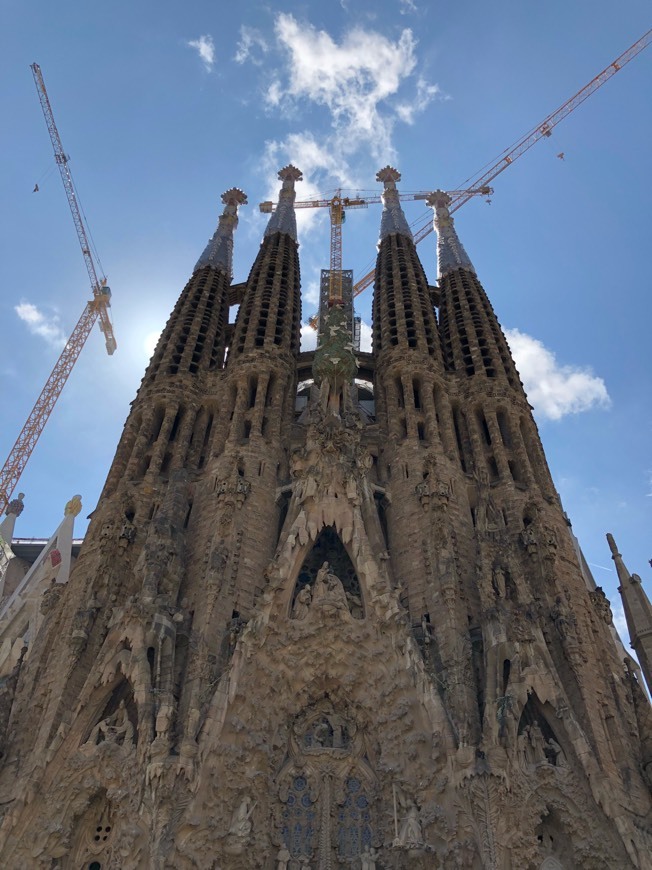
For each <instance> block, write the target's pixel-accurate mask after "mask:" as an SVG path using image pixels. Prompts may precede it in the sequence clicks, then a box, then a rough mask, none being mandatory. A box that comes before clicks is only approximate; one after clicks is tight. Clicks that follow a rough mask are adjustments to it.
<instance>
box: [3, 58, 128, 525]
mask: <svg viewBox="0 0 652 870" xmlns="http://www.w3.org/2000/svg"><path fill="white" fill-rule="evenodd" d="M31 70H32V74H33V76H34V82H35V83H36V90H37V92H38V96H39V100H40V102H41V108H42V109H43V115H44V116H45V123H46V124H47V128H48V133H49V134H50V140H51V142H52V147H53V149H54V159H55V160H56V163H57V166H58V167H59V172H60V173H61V179H62V181H63V186H64V188H65V191H66V196H67V197H68V205H69V206H70V212H71V214H72V219H73V221H74V224H75V229H76V231H77V238H78V239H79V244H80V246H81V249H82V254H83V256H84V262H85V263H86V269H87V270H88V277H89V279H90V284H91V290H92V291H93V298H92V299H91V300H90V301H89V302H87V303H86V306H85V308H84V310H83V311H82V315H81V317H80V318H79V320H78V321H77V325H76V326H75V328H74V329H73V331H72V333H71V335H70V338H69V339H68V341H67V342H66V346H65V347H64V349H63V350H62V351H61V356H60V357H59V359H58V360H57V362H56V363H55V366H54V368H53V369H52V373H51V374H50V377H49V378H48V379H47V381H46V383H45V386H44V387H43V389H42V390H41V394H40V395H39V397H38V399H37V400H36V403H35V405H34V407H33V408H32V411H31V413H30V415H29V417H28V418H27V421H26V422H25V425H24V426H23V428H22V430H21V432H20V434H19V436H18V438H17V439H16V443H15V444H14V446H13V447H12V449H11V452H10V453H9V456H8V457H7V459H6V461H5V463H4V465H3V467H2V470H1V471H0V511H3V510H4V509H5V507H6V505H7V503H8V502H9V499H10V498H11V495H12V493H13V491H14V489H15V487H16V485H17V483H18V480H19V478H20V476H21V474H22V473H23V471H24V469H25V466H26V465H27V461H28V460H29V458H30V456H31V455H32V451H33V450H34V447H35V446H36V442H37V441H38V439H39V437H40V435H41V432H42V431H43V429H44V427H45V424H46V423H47V421H48V418H49V416H50V414H51V413H52V410H53V408H54V406H55V404H56V402H57V399H58V398H59V396H60V395H61V391H62V390H63V388H64V386H65V383H66V381H67V380H68V376H69V374H70V372H71V371H72V368H73V366H74V365H75V363H76V362H77V359H78V357H79V354H80V353H81V351H82V348H83V347H84V344H85V343H86V339H87V338H88V336H89V334H90V332H91V329H92V328H93V325H94V324H95V321H96V320H99V321H100V329H101V330H102V332H103V334H104V341H105V344H106V351H107V353H108V354H113V353H114V352H115V350H116V347H117V345H116V341H115V337H114V335H113V325H112V323H111V319H110V317H109V307H110V304H111V291H110V290H109V288H108V286H107V283H106V278H105V277H104V276H103V275H102V277H101V278H98V276H97V273H98V270H97V269H96V268H95V263H94V261H93V255H92V253H91V247H90V244H89V242H88V234H87V232H86V227H85V224H84V219H83V217H82V213H81V209H80V207H79V202H78V197H77V194H76V192H75V185H74V183H73V180H72V174H71V172H70V167H69V166H68V157H67V155H66V153H65V151H64V150H63V145H62V144H61V137H60V136H59V131H58V130H57V125H56V123H55V121H54V115H53V113H52V107H51V105H50V100H49V98H48V93H47V91H46V89H45V82H44V81H43V74H42V73H41V68H40V66H39V65H38V64H37V63H33V64H32V65H31Z"/></svg>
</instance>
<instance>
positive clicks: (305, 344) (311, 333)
mask: <svg viewBox="0 0 652 870" xmlns="http://www.w3.org/2000/svg"><path fill="white" fill-rule="evenodd" d="M316 347H317V330H316V329H313V328H312V326H311V325H310V324H309V323H304V325H303V326H302V327H301V350H302V351H306V350H314V349H315V348H316Z"/></svg>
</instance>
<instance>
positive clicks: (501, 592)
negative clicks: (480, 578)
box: [493, 565, 507, 599]
mask: <svg viewBox="0 0 652 870" xmlns="http://www.w3.org/2000/svg"><path fill="white" fill-rule="evenodd" d="M493 587H494V590H495V592H496V595H497V597H498V598H503V599H504V598H507V583H506V581H505V572H504V570H503V569H502V568H501V567H500V565H497V566H496V567H495V568H494V572H493Z"/></svg>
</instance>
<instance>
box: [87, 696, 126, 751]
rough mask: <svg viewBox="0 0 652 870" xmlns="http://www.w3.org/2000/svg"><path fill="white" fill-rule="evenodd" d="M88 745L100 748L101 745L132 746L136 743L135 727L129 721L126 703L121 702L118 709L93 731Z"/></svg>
mask: <svg viewBox="0 0 652 870" xmlns="http://www.w3.org/2000/svg"><path fill="white" fill-rule="evenodd" d="M87 742H88V743H90V744H92V745H94V746H99V744H100V743H105V742H106V743H114V744H115V745H117V746H124V745H130V744H133V742H134V726H133V725H132V724H131V721H130V720H129V715H128V713H127V708H126V707H125V702H124V701H120V704H119V706H118V709H117V710H116V711H115V712H114V713H112V714H111V715H110V716H107V717H106V719H102V721H101V722H98V723H97V725H96V726H95V728H93V730H92V731H91V735H90V737H89V738H88V741H87Z"/></svg>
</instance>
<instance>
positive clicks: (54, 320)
mask: <svg viewBox="0 0 652 870" xmlns="http://www.w3.org/2000/svg"><path fill="white" fill-rule="evenodd" d="M14 311H15V312H16V314H17V315H18V316H19V317H20V319H21V320H22V321H23V323H26V324H27V328H28V329H29V331H30V332H31V333H32V335H38V336H40V337H41V338H43V339H45V341H46V342H47V343H48V344H49V345H50V346H51V347H55V348H57V350H61V348H63V347H64V346H65V344H66V341H67V337H66V334H65V333H64V331H63V329H62V328H61V324H60V322H59V316H58V315H57V314H51V315H49V316H48V315H46V314H44V313H43V312H42V311H40V310H39V309H38V308H37V307H36V305H32V303H31V302H21V303H20V305H14Z"/></svg>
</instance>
